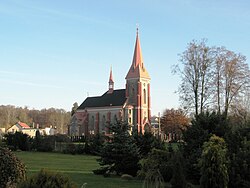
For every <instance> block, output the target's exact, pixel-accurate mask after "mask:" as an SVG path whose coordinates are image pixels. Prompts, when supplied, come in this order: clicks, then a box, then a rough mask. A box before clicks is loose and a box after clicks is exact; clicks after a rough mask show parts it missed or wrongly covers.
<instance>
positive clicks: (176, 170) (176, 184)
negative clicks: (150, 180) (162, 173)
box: [170, 151, 187, 188]
mask: <svg viewBox="0 0 250 188" xmlns="http://www.w3.org/2000/svg"><path fill="white" fill-rule="evenodd" d="M183 166H184V165H183V157H182V155H181V152H180V151H177V152H176V153H175V154H174V156H173V177H172V179H171V181H170V182H171V184H172V188H185V187H186V186H187V182H186V179H185V175H184V168H183Z"/></svg>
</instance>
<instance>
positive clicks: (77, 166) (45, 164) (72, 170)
mask: <svg viewBox="0 0 250 188" xmlns="http://www.w3.org/2000/svg"><path fill="white" fill-rule="evenodd" d="M16 155H17V156H18V157H19V158H20V159H21V160H22V161H23V163H24V164H25V165H26V167H27V173H28V176H30V175H31V174H33V173H35V172H37V171H39V170H40V169H42V168H45V169H49V170H53V171H58V172H62V173H63V174H66V175H68V176H69V177H70V178H71V179H72V180H73V181H75V182H76V183H77V184H78V185H79V187H80V186H81V185H82V184H83V183H87V186H86V188H98V187H102V188H118V187H121V188H141V187H142V183H141V182H140V181H136V180H133V181H126V180H122V179H120V178H113V177H112V178H104V177H103V176H97V175H94V174H93V173H92V170H93V169H96V168H98V167H99V165H98V163H97V162H96V157H94V156H88V155H66V154H61V153H41V152H17V153H16Z"/></svg>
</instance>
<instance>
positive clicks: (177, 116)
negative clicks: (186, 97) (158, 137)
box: [161, 108, 189, 135]
mask: <svg viewBox="0 0 250 188" xmlns="http://www.w3.org/2000/svg"><path fill="white" fill-rule="evenodd" d="M188 125H189V118H188V117H187V116H186V115H185V113H184V112H183V110H181V109H177V110H175V109H173V108H172V109H166V110H165V111H164V113H163V116H162V117H161V129H162V130H163V131H164V133H166V134H168V133H172V134H177V135H180V134H181V132H182V130H185V129H186V128H187V126H188Z"/></svg>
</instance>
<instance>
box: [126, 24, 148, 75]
mask: <svg viewBox="0 0 250 188" xmlns="http://www.w3.org/2000/svg"><path fill="white" fill-rule="evenodd" d="M139 77H144V78H150V77H149V74H148V72H147V70H146V69H145V67H144V63H143V58H142V52H141V45H140V39H139V32H138V28H137V29H136V41H135V49H134V56H133V61H132V65H131V67H130V69H129V72H128V74H127V76H126V79H128V78H139Z"/></svg>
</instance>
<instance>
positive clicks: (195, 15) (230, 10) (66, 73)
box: [0, 0, 250, 115]
mask: <svg viewBox="0 0 250 188" xmlns="http://www.w3.org/2000/svg"><path fill="white" fill-rule="evenodd" d="M137 25H138V26H139V36H140V42H141V48H142V54H143V59H144V64H145V67H146V69H147V70H148V72H149V74H150V76H151V96H152V98H151V102H152V114H153V115H154V114H157V113H158V112H162V111H163V110H164V109H166V108H177V107H178V106H179V99H178V94H176V93H175V91H176V90H177V89H178V85H179V84H180V80H179V78H178V76H175V75H173V74H172V73H171V67H172V66H173V65H174V64H176V63H178V60H179V56H178V54H180V53H182V52H183V51H184V50H185V49H186V47H187V43H189V42H190V41H192V40H193V39H195V40H200V39H202V38H206V39H208V44H209V45H211V46H212V45H216V46H225V47H226V48H227V49H229V50H233V51H235V52H236V53H242V54H243V55H245V56H246V57H247V62H248V64H249V58H250V48H249V45H250V1H247V0H237V1H236V0H210V1H208V0H137V1H136V0H126V1H124V0H120V1H119V0H99V1H98V0H91V1H90V0H89V1H87V0H53V1H51V0H36V1H34V0H8V1H0V88H1V89H0V105H1V104H3V105H8V104H11V105H15V106H20V107H24V106H28V107H29V108H36V109H42V108H50V107H55V108H63V109H65V110H67V111H70V110H71V107H72V104H73V103H74V102H78V104H79V105H80V104H81V103H82V102H83V101H84V99H85V98H86V97H87V96H98V95H102V94H103V93H104V92H105V91H106V90H107V89H108V77H109V69H110V66H112V69H113V77H114V81H115V88H116V89H121V88H125V76H126V74H127V72H128V69H129V67H130V65H131V63H132V56H133V51H134V44H135V37H136V27H137Z"/></svg>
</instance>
